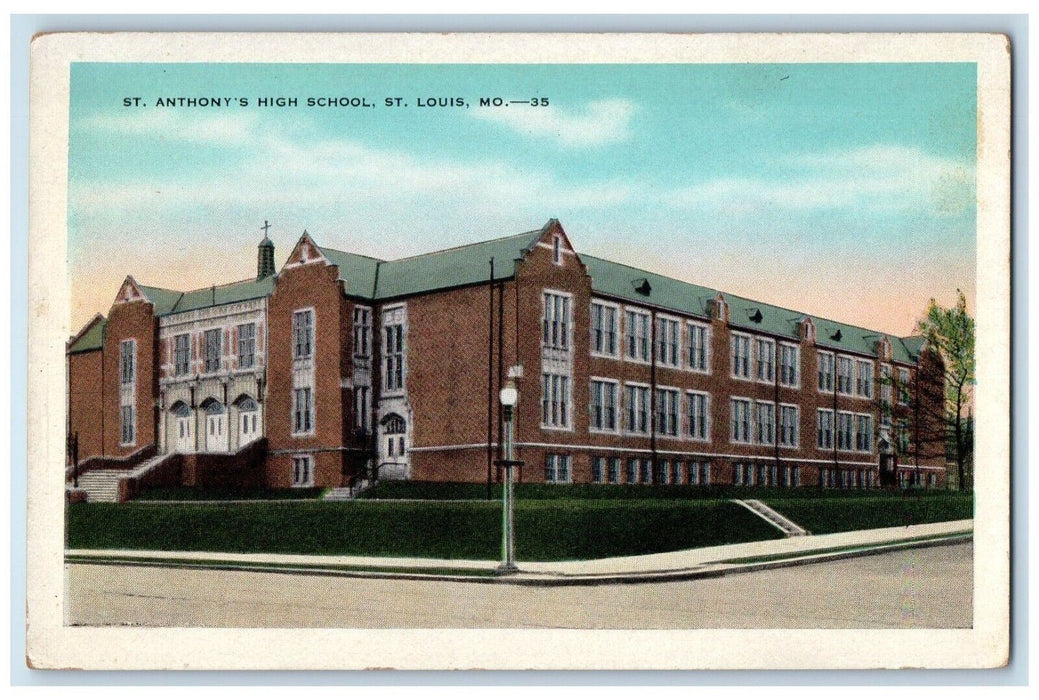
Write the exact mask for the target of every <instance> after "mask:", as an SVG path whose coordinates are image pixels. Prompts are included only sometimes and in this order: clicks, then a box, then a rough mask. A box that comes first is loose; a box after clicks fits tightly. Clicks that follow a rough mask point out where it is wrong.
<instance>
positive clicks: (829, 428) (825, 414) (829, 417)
mask: <svg viewBox="0 0 1039 700" xmlns="http://www.w3.org/2000/svg"><path fill="white" fill-rule="evenodd" d="M816 436H817V439H816V443H815V444H816V447H818V448H819V449H821V450H826V449H830V448H832V447H833V411H823V410H820V411H818V412H817V413H816Z"/></svg>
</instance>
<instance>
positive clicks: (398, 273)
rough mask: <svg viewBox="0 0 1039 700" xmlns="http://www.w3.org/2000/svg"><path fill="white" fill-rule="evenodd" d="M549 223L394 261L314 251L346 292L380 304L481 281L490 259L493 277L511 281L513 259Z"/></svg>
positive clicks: (486, 275)
mask: <svg viewBox="0 0 1039 700" xmlns="http://www.w3.org/2000/svg"><path fill="white" fill-rule="evenodd" d="M554 223H555V220H554V219H553V220H551V221H549V222H548V223H547V224H545V227H543V228H541V229H538V230H536V231H527V232H525V233H519V234H515V235H512V236H506V237H504V238H496V239H493V240H490V241H481V242H479V243H470V244H468V245H462V246H458V247H456V248H447V249H445V250H438V251H434V252H432V253H423V254H421V255H415V256H412V257H408V258H400V259H399V260H379V259H377V258H370V257H367V256H365V255H357V254H355V253H347V252H344V251H341V250H335V249H334V248H325V247H321V246H319V248H320V250H321V252H322V254H323V255H324V256H325V257H326V258H328V261H329V262H331V263H332V264H333V265H336V266H337V267H338V268H339V278H340V279H343V280H346V283H347V287H346V293H347V294H350V295H354V296H360V297H364V298H366V299H371V300H374V301H380V300H384V299H394V298H397V297H402V296H408V295H411V294H421V293H422V292H429V291H433V290H435V289H448V288H451V287H461V286H465V285H469V284H480V283H481V282H486V281H488V280H489V279H490V273H491V268H490V260H491V258H494V279H496V280H500V279H507V278H509V277H512V276H513V275H514V274H515V272H516V261H517V260H520V259H522V258H523V255H524V253H525V252H526V251H527V250H529V249H530V248H531V247H532V246H533V245H534V244H535V243H537V241H538V239H540V238H541V236H542V235H543V234H544V232H545V230H546V229H547V228H549V227H550V226H552V225H553V224H554Z"/></svg>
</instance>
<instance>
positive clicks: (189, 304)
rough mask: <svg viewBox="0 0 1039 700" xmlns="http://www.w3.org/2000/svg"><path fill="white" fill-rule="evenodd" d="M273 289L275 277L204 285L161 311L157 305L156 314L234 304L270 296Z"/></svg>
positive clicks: (182, 295) (163, 314)
mask: <svg viewBox="0 0 1039 700" xmlns="http://www.w3.org/2000/svg"><path fill="white" fill-rule="evenodd" d="M273 291H274V277H265V278H263V279H262V280H253V279H249V280H242V281H240V282H231V283H230V284H221V285H216V286H212V287H203V288H202V289H194V290H192V291H190V292H184V293H183V294H181V295H180V298H179V299H178V301H177V303H176V304H174V305H173V306H172V307H170V308H169V309H167V310H165V311H163V312H161V313H160V312H159V311H158V306H156V312H155V315H156V316H165V315H168V314H179V313H181V312H184V311H194V310H195V309H204V308H207V307H210V306H220V305H222V304H233V303H235V302H238V301H246V300H248V299H260V298H262V297H267V296H270V295H271V292H273ZM178 294H179V292H178Z"/></svg>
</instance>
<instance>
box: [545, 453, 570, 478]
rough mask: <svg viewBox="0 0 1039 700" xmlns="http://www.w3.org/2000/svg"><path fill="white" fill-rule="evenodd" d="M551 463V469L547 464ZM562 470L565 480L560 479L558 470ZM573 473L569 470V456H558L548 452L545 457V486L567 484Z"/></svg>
mask: <svg viewBox="0 0 1039 700" xmlns="http://www.w3.org/2000/svg"><path fill="white" fill-rule="evenodd" d="M550 463H551V465H552V466H551V468H550V467H549V464H550ZM561 468H562V469H563V474H564V477H565V478H562V479H560V478H559V475H560V469H561ZM550 469H551V474H552V476H551V478H549V470H550ZM573 474H574V471H573V469H572V468H571V461H570V455H568V454H560V453H557V452H549V453H548V454H546V455H545V483H547V484H569V483H570V482H571V480H572V479H573Z"/></svg>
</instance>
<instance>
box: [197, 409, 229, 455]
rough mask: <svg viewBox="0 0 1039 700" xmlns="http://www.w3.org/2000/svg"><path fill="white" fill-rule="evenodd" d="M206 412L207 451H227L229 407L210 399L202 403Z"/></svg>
mask: <svg viewBox="0 0 1039 700" xmlns="http://www.w3.org/2000/svg"><path fill="white" fill-rule="evenodd" d="M202 408H203V410H205V412H206V450H205V451H206V452H227V409H226V408H224V405H223V404H222V403H220V402H219V401H216V400H214V399H210V400H208V401H206V402H205V403H203V404H202Z"/></svg>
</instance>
